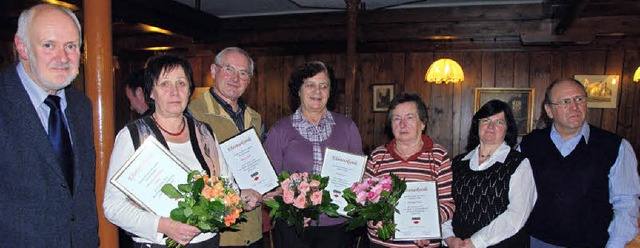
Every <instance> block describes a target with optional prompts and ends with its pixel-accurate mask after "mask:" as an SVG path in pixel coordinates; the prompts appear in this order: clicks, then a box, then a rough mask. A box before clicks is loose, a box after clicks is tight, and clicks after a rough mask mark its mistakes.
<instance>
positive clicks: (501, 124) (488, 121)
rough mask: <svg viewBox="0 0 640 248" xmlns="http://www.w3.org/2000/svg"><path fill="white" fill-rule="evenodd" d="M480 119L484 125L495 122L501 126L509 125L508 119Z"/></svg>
mask: <svg viewBox="0 0 640 248" xmlns="http://www.w3.org/2000/svg"><path fill="white" fill-rule="evenodd" d="M479 121H480V125H484V126H486V125H489V124H491V123H493V124H494V125H496V126H499V127H507V121H505V120H503V119H495V120H491V119H489V118H482V119H480V120H479Z"/></svg>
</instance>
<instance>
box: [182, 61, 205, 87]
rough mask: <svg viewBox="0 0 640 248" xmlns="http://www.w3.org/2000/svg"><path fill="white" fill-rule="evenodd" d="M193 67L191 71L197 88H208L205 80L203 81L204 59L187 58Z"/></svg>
mask: <svg viewBox="0 0 640 248" xmlns="http://www.w3.org/2000/svg"><path fill="white" fill-rule="evenodd" d="M186 59H187V60H188V61H189V64H190V65H191V71H192V72H193V81H194V82H193V83H194V84H195V86H196V87H201V86H206V85H205V84H204V83H205V82H204V80H202V78H203V76H204V75H205V72H204V69H203V66H202V58H201V57H197V56H194V57H187V58H186Z"/></svg>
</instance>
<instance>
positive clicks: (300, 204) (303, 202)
mask: <svg viewBox="0 0 640 248" xmlns="http://www.w3.org/2000/svg"><path fill="white" fill-rule="evenodd" d="M293 206H294V207H297V208H299V209H304V208H305V207H306V206H307V199H306V197H305V195H302V194H300V195H298V197H296V199H295V200H293Z"/></svg>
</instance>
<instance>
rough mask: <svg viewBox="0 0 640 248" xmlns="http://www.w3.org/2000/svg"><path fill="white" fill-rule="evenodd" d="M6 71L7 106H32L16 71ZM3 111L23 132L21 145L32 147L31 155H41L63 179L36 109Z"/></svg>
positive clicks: (9, 109)
mask: <svg viewBox="0 0 640 248" xmlns="http://www.w3.org/2000/svg"><path fill="white" fill-rule="evenodd" d="M14 68H15V66H14ZM6 72H7V73H8V74H9V75H8V78H9V80H6V81H5V84H6V87H4V90H6V92H5V93H6V94H7V95H8V96H11V97H7V98H5V99H6V100H7V101H8V102H9V105H8V106H33V104H31V99H30V98H29V95H28V94H27V91H26V90H25V88H24V86H23V85H22V83H21V82H20V77H18V73H17V71H16V70H15V69H12V70H8V71H6ZM5 112H6V113H7V114H8V116H5V117H6V118H9V119H10V120H14V121H15V126H14V128H16V129H18V130H19V131H18V132H17V133H22V134H23V136H22V137H21V138H20V140H22V142H21V143H22V145H24V146H25V147H28V148H30V149H32V150H33V153H32V154H33V156H40V157H42V160H43V161H45V162H46V164H47V165H48V166H47V167H49V168H50V169H51V170H53V171H54V172H55V174H56V175H58V176H59V177H60V178H62V179H64V176H63V174H62V169H61V168H60V165H58V162H57V160H56V155H55V152H54V151H53V148H52V147H51V142H50V141H49V136H48V135H47V132H46V131H45V130H44V127H43V126H42V123H41V122H40V118H39V117H38V114H37V113H36V110H35V109H34V108H33V107H27V108H8V109H6V111H5ZM34 166H36V165H34Z"/></svg>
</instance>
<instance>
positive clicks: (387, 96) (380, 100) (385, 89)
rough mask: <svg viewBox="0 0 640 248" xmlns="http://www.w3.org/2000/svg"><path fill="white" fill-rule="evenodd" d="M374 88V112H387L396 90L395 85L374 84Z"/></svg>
mask: <svg viewBox="0 0 640 248" xmlns="http://www.w3.org/2000/svg"><path fill="white" fill-rule="evenodd" d="M372 86H373V97H372V98H371V99H373V102H372V103H371V104H372V105H371V106H372V110H373V112H387V110H388V109H389V104H390V103H391V100H393V96H394V95H395V93H394V88H393V84H374V85H372Z"/></svg>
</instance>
